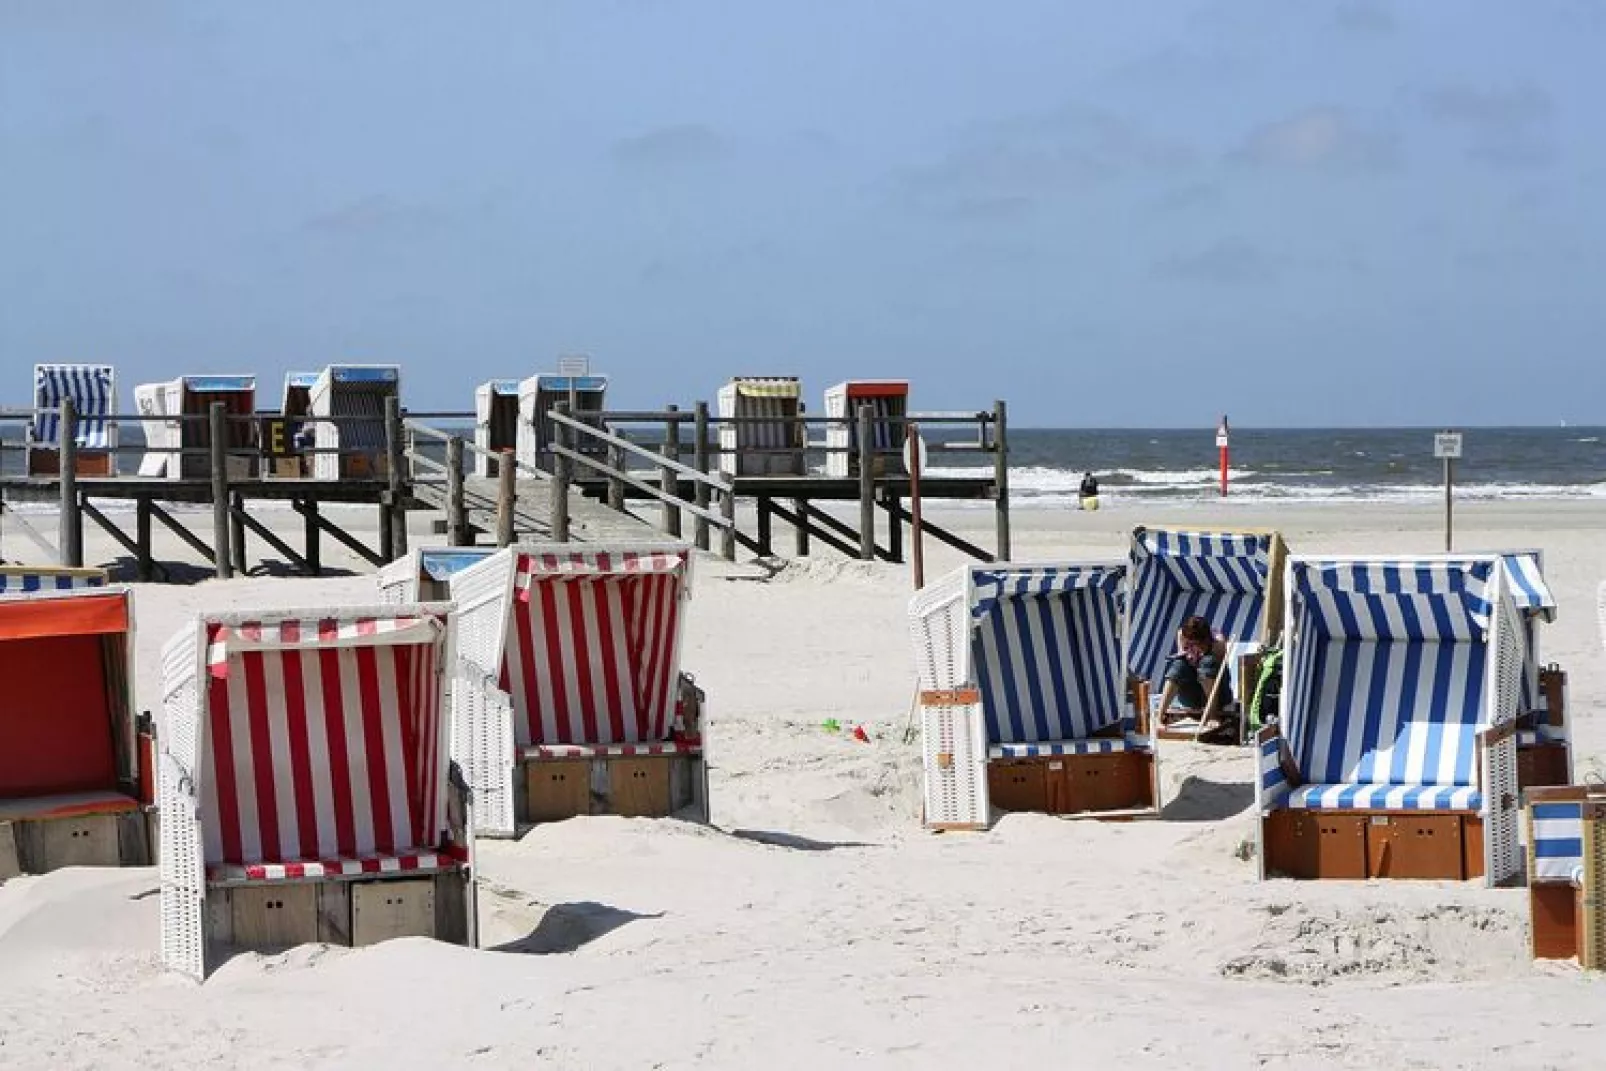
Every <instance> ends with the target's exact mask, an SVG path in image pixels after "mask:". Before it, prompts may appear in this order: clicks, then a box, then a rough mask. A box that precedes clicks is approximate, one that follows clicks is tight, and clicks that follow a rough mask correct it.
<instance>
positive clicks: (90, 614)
mask: <svg viewBox="0 0 1606 1071" xmlns="http://www.w3.org/2000/svg"><path fill="white" fill-rule="evenodd" d="M97 573H98V574H99V575H98V576H96V575H94V574H97ZM63 580H67V581H92V582H95V583H97V584H100V583H104V580H105V574H104V573H99V571H98V570H81V569H80V570H38V571H29V572H26V573H25V572H23V571H21V570H8V571H7V573H6V574H5V575H4V576H3V577H0V581H3V582H5V583H6V584H10V583H12V582H17V583H18V586H19V587H21V588H22V590H24V591H29V592H32V593H31V594H27V595H19V596H10V595H7V596H0V689H3V695H0V877H5V876H7V872H8V871H14V870H20V871H22V872H23V873H44V872H45V871H48V870H54V869H56V868H58V867H64V866H118V865H123V866H145V865H148V864H149V863H150V857H151V853H150V834H149V820H150V808H149V807H148V806H147V804H149V803H150V802H151V798H152V794H151V787H152V786H151V763H152V751H151V748H152V741H151V737H150V733H149V731H148V730H147V729H143V727H142V726H141V725H140V719H138V718H136V716H135V713H134V674H133V669H134V663H133V631H134V610H133V596H132V594H131V593H130V592H129V590H128V589H127V588H122V587H99V586H97V587H85V588H77V589H70V588H69V589H62V590H56V589H54V588H46V589H43V590H41V589H40V587H39V585H40V584H41V582H43V581H49V582H52V583H53V582H57V581H63Z"/></svg>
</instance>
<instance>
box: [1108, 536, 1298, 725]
mask: <svg viewBox="0 0 1606 1071" xmlns="http://www.w3.org/2000/svg"><path fill="white" fill-rule="evenodd" d="M1286 556H1287V550H1286V548H1285V546H1284V544H1283V539H1282V536H1280V535H1279V534H1277V533H1276V532H1249V531H1209V532H1205V531H1196V530H1188V529H1176V528H1144V527H1140V528H1137V529H1134V530H1133V532H1132V545H1131V551H1130V557H1131V562H1132V597H1131V599H1130V600H1129V602H1128V606H1127V612H1128V614H1129V617H1128V622H1127V636H1128V637H1129V642H1128V644H1127V671H1128V672H1129V673H1130V674H1131V675H1132V676H1133V677H1134V678H1136V679H1138V680H1141V681H1145V682H1148V684H1149V685H1150V687H1149V692H1150V694H1151V696H1152V697H1153V698H1156V699H1157V698H1158V697H1159V694H1160V686H1161V681H1162V680H1163V678H1164V675H1165V663H1166V658H1167V656H1169V655H1170V654H1171V653H1172V652H1173V651H1175V650H1176V644H1177V639H1176V637H1177V630H1178V629H1179V628H1180V627H1181V626H1182V622H1183V621H1185V620H1186V619H1187V618H1189V617H1193V616H1195V615H1197V616H1199V617H1203V618H1204V619H1205V620H1207V621H1209V622H1210V625H1211V627H1212V628H1213V629H1215V631H1217V632H1219V633H1221V634H1222V635H1224V636H1226V637H1227V670H1228V673H1229V680H1230V681H1231V683H1232V688H1233V695H1234V696H1235V697H1236V698H1237V700H1238V701H1239V705H1240V707H1241V706H1242V705H1243V701H1245V700H1247V698H1248V696H1247V695H1246V692H1247V691H1248V689H1249V687H1250V686H1251V684H1252V682H1251V681H1247V680H1245V679H1244V673H1243V672H1242V666H1243V659H1244V658H1245V657H1246V656H1249V655H1253V654H1257V653H1259V652H1260V650H1261V649H1262V648H1263V647H1264V646H1265V645H1266V644H1267V643H1270V642H1271V641H1273V640H1275V639H1276V638H1277V636H1278V635H1279V634H1280V633H1281V631H1282V614H1283V606H1282V599H1283V590H1282V579H1283V562H1284V559H1285V558H1286ZM1241 724H1242V722H1241V719H1240V725H1241ZM1177 735H1186V736H1192V735H1193V731H1192V730H1191V729H1190V730H1189V731H1187V732H1186V733H1179V734H1177Z"/></svg>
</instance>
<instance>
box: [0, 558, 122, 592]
mask: <svg viewBox="0 0 1606 1071" xmlns="http://www.w3.org/2000/svg"><path fill="white" fill-rule="evenodd" d="M105 586H106V570H104V569H73V568H69V567H67V566H57V565H0V595H32V594H34V593H35V592H39V591H76V590H77V589H79V588H103V587H105Z"/></svg>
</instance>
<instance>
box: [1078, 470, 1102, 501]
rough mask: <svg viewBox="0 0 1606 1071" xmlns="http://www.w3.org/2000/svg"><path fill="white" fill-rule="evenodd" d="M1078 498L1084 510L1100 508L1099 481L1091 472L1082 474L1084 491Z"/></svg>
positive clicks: (1079, 493)
mask: <svg viewBox="0 0 1606 1071" xmlns="http://www.w3.org/2000/svg"><path fill="white" fill-rule="evenodd" d="M1077 496H1078V499H1079V500H1080V504H1081V506H1082V508H1083V509H1090V510H1091V509H1098V508H1099V481H1098V480H1096V479H1095V478H1094V477H1093V474H1092V473H1091V472H1084V473H1082V489H1081V490H1080V491H1079V492H1077Z"/></svg>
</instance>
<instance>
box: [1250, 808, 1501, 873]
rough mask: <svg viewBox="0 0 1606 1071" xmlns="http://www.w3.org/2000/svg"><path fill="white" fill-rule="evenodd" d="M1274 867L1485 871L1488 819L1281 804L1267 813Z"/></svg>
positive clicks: (1267, 847)
mask: <svg viewBox="0 0 1606 1071" xmlns="http://www.w3.org/2000/svg"><path fill="white" fill-rule="evenodd" d="M1263 850H1264V851H1265V853H1266V870H1267V872H1268V873H1272V874H1280V875H1282V876H1283V877H1289V878H1300V879H1318V878H1330V879H1338V880H1350V881H1359V880H1364V879H1367V878H1405V879H1411V878H1415V879H1421V880H1437V881H1465V880H1468V879H1470V878H1480V877H1482V876H1483V872H1484V864H1483V821H1482V819H1481V818H1479V817H1478V816H1477V815H1476V814H1448V813H1444V812H1412V811H1404V812H1381V811H1324V810H1292V809H1283V810H1276V811H1273V812H1271V813H1270V814H1268V815H1267V816H1266V820H1265V831H1264V844H1263Z"/></svg>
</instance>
